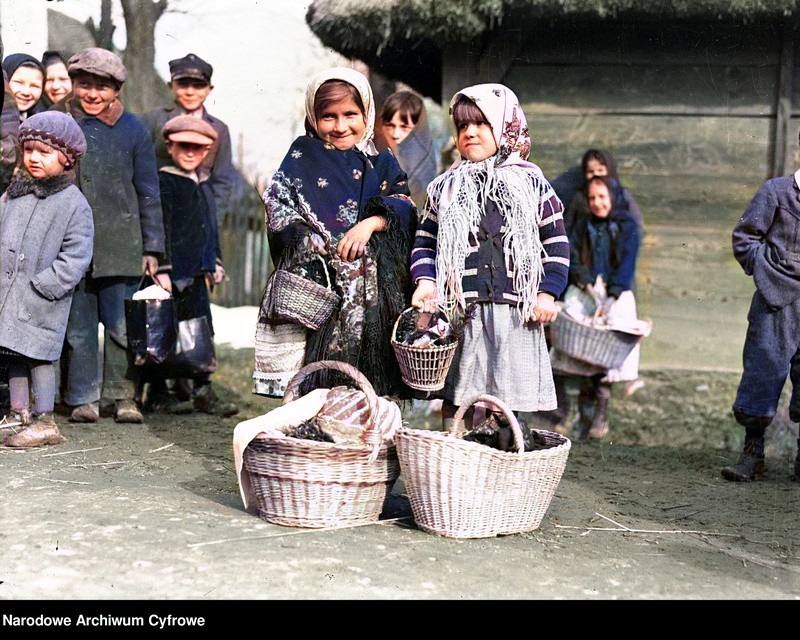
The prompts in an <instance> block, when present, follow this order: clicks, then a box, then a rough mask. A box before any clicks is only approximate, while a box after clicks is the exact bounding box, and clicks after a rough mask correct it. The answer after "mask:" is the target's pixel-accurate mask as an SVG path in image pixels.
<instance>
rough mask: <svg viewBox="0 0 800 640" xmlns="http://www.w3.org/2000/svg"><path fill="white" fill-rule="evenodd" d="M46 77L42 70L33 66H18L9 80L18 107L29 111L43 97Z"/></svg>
mask: <svg viewBox="0 0 800 640" xmlns="http://www.w3.org/2000/svg"><path fill="white" fill-rule="evenodd" d="M43 84H44V78H43V77H42V72H41V71H39V70H38V69H34V68H33V67H17V70H16V71H15V72H14V75H12V76H11V79H10V80H9V81H8V86H9V88H10V89H11V93H12V94H13V95H14V100H15V101H16V103H17V109H19V110H20V111H27V110H28V109H30V108H31V107H32V106H33V105H35V104H36V103H37V101H38V100H39V98H41V97H42V86H43Z"/></svg>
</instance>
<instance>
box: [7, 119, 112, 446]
mask: <svg viewBox="0 0 800 640" xmlns="http://www.w3.org/2000/svg"><path fill="white" fill-rule="evenodd" d="M19 140H20V143H21V144H22V149H23V152H22V157H23V161H22V166H21V167H20V170H19V171H18V172H17V174H16V175H15V176H14V178H13V180H12V181H11V184H10V185H9V187H8V189H7V190H6V192H5V193H4V194H3V197H2V198H0V238H2V246H3V250H2V252H0V271H2V273H3V276H4V277H3V278H2V279H0V356H2V357H4V358H5V359H6V362H7V365H8V372H9V386H10V391H11V409H12V411H13V413H14V414H15V415H14V418H15V419H16V420H15V421H17V422H19V423H20V425H19V427H17V428H14V429H5V430H3V432H2V436H3V437H2V444H4V445H5V446H7V447H15V448H29V447H39V446H43V445H48V444H58V443H60V442H62V441H63V440H64V438H63V437H62V436H61V434H60V433H59V430H58V426H57V425H56V421H55V418H54V415H53V407H54V403H55V393H56V385H55V379H56V374H55V367H54V366H53V363H54V362H55V361H56V360H58V358H59V356H60V354H61V348H62V346H63V343H64V333H65V331H66V328H67V318H68V317H69V310H70V305H71V303H72V296H73V290H74V289H75V287H76V285H77V284H78V283H79V282H80V281H81V279H82V278H83V276H84V274H85V273H86V269H87V268H88V267H89V263H90V261H91V259H92V239H93V235H94V223H93V221H92V210H91V209H90V208H89V203H88V202H87V201H86V198H85V197H84V196H83V194H81V192H80V190H79V189H78V188H77V187H76V186H75V184H74V182H75V174H74V171H73V169H74V168H75V166H76V164H77V162H78V159H79V158H80V157H81V156H82V155H83V154H84V153H85V151H86V139H85V137H84V135H83V132H82V131H81V129H80V127H79V126H78V125H77V124H76V122H75V121H74V120H73V119H72V118H70V117H69V116H68V115H66V114H65V113H58V112H55V111H43V112H41V113H37V114H34V115H32V116H31V117H29V118H27V119H26V120H25V122H23V123H22V124H21V125H20V128H19ZM95 338H96V337H95ZM96 368H97V361H96V360H95V369H96ZM31 392H32V395H33V400H34V405H33V412H31V410H30V404H31Z"/></svg>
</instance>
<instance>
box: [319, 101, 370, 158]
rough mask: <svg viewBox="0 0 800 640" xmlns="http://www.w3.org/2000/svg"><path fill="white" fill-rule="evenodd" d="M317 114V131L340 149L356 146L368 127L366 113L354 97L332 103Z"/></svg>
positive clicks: (326, 140) (344, 149)
mask: <svg viewBox="0 0 800 640" xmlns="http://www.w3.org/2000/svg"><path fill="white" fill-rule="evenodd" d="M316 116H317V133H318V134H319V137H320V138H322V139H323V140H324V141H325V142H328V143H330V144H332V145H333V146H334V147H336V148H337V149H339V150H340V151H346V150H347V149H352V148H353V147H355V146H356V143H358V142H360V140H361V138H362V137H363V135H364V131H366V129H367V121H366V119H365V118H364V114H363V112H362V111H361V109H359V108H358V105H357V104H356V103H355V102H354V101H353V99H352V98H347V99H346V100H339V102H334V103H332V104H331V105H330V106H329V107H327V108H326V109H325V111H323V112H322V113H318V114H316Z"/></svg>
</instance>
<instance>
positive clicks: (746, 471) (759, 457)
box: [722, 429, 796, 482]
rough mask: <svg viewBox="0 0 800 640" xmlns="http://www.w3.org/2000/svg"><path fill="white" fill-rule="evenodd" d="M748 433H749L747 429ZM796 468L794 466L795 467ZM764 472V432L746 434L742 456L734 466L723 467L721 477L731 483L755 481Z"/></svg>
mask: <svg viewBox="0 0 800 640" xmlns="http://www.w3.org/2000/svg"><path fill="white" fill-rule="evenodd" d="M748 431H750V430H749V429H748ZM795 467H796V465H795ZM765 472H766V467H765V465H764V432H763V431H761V435H751V434H750V433H747V434H746V435H745V437H744V447H743V449H742V455H741V456H740V457H739V461H738V462H737V463H736V464H732V465H730V466H728V467H723V469H722V477H723V478H725V479H726V480H731V481H732V482H747V481H749V480H755V479H756V478H757V477H758V476H761V475H763V474H764V473H765Z"/></svg>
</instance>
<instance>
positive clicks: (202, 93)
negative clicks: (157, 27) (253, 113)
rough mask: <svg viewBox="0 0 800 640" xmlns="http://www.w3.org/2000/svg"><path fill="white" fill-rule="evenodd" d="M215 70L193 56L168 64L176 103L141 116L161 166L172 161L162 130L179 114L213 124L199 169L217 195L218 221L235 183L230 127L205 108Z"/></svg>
mask: <svg viewBox="0 0 800 640" xmlns="http://www.w3.org/2000/svg"><path fill="white" fill-rule="evenodd" d="M213 72H214V69H213V67H212V66H211V65H210V64H209V63H208V62H206V61H205V60H203V59H202V58H201V57H200V56H197V55H195V54H194V53H189V54H187V55H185V56H183V57H182V58H176V59H175V60H170V62H169V73H170V81H169V83H168V85H169V87H170V89H172V93H173V95H174V96H175V104H173V105H172V106H169V107H161V108H158V109H154V110H153V111H149V112H148V113H145V114H144V115H142V116H141V119H142V122H144V124H145V126H146V127H147V129H148V130H149V131H150V136H151V138H152V140H153V146H154V147H155V150H156V157H157V158H158V163H159V166H163V165H165V164H168V163H170V162H171V158H170V154H169V152H168V151H167V146H166V141H165V139H164V136H163V135H162V132H161V131H162V128H163V127H164V125H165V124H166V123H167V121H168V120H170V119H172V118H174V117H175V116H178V115H190V116H193V117H195V118H200V119H202V120H204V121H205V122H207V123H208V124H210V125H211V126H212V127H213V128H214V130H215V131H216V132H217V137H216V139H215V140H214V142H213V143H212V144H211V148H210V149H209V151H208V154H206V157H205V160H203V162H202V163H201V165H200V166H199V167H198V173H199V174H205V176H206V177H207V178H208V186H209V188H210V189H211V192H212V193H213V195H214V202H215V204H216V215H217V218H218V220H220V219H222V217H223V215H224V213H225V206H226V204H227V202H228V200H229V196H230V194H231V189H232V187H233V184H234V181H235V180H236V171H235V169H234V168H233V160H232V155H231V134H230V131H229V130H228V126H227V125H226V124H225V123H224V122H222V120H220V119H219V118H215V117H214V116H212V115H211V114H209V113H208V111H207V110H206V108H205V101H206V99H207V98H208V96H209V95H210V94H211V91H212V90H213V89H214V85H212V84H211V76H212V74H213Z"/></svg>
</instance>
